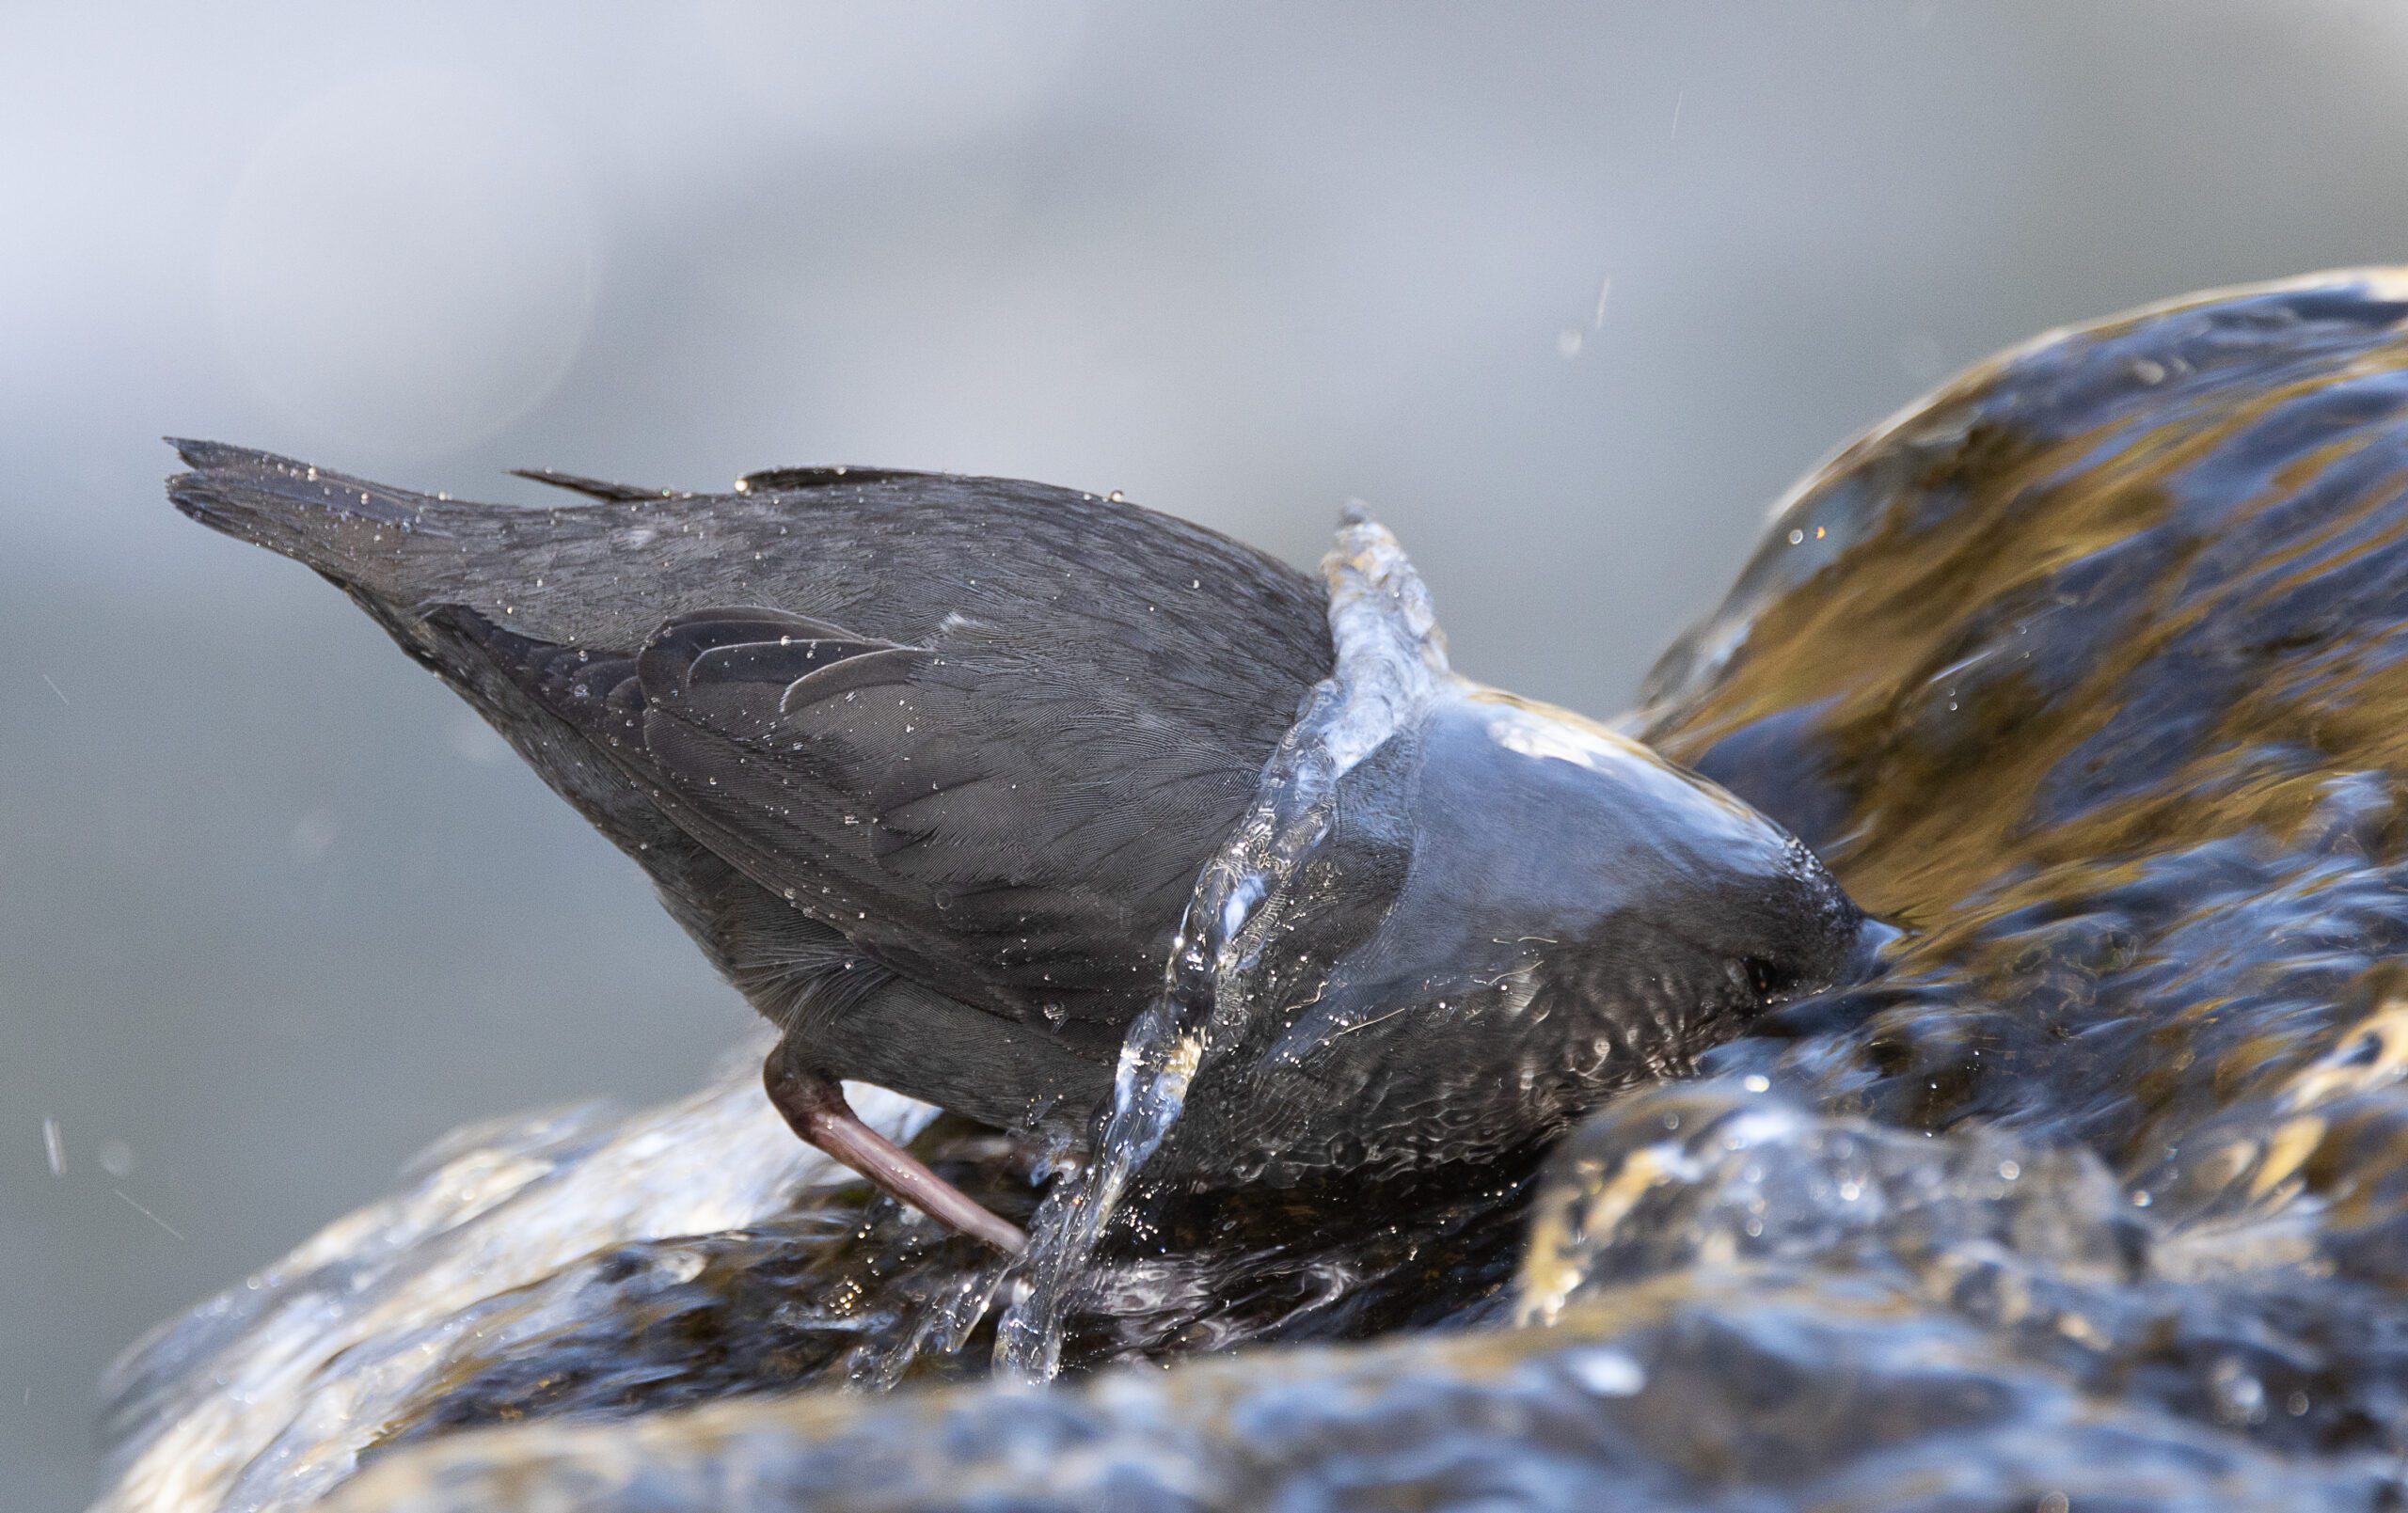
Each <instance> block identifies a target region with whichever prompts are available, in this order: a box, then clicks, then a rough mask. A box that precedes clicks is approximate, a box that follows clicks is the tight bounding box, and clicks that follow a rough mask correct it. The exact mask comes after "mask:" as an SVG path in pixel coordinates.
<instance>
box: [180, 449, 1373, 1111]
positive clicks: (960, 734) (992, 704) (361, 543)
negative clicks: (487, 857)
mask: <svg viewBox="0 0 2408 1513" xmlns="http://www.w3.org/2000/svg"><path fill="white" fill-rule="evenodd" d="M182 451H183V454H184V458H185V461H186V463H187V464H188V465H189V466H190V467H191V468H192V471H191V472H189V473H186V474H184V475H182V476H181V477H179V478H178V479H177V480H175V481H174V482H173V483H172V484H171V485H170V493H171V495H172V496H173V497H174V499H175V501H176V502H177V504H178V506H179V507H180V508H182V509H183V510H184V511H185V512H187V513H189V514H191V515H193V516H194V517H195V518H197V519H199V520H201V521H202V522H203V523H205V524H208V525H211V526H213V527H214V528H218V529H220V530H223V531H226V532H227V533H228V534H230V535H234V536H237V537H241V538H243V539H246V540H250V541H254V542H257V543H259V544H262V545H266V546H268V547H270V548H272V549H274V550H277V551H280V552H282V553H284V554H286V555H288V556H292V557H294V558H296V559H300V560H302V561H303V562H306V563H308V564H309V566H311V567H313V568H315V569H317V570H318V571H319V572H321V573H322V574H325V575H326V576H328V577H330V578H332V579H333V580H335V581H336V582H337V583H338V584H339V585H340V586H341V587H342V588H343V589H345V590H346V591H348V592H350V593H351V594H352V596H353V597H354V598H355V599H356V600H357V601H358V602H359V603H360V604H361V605H362V607H365V608H366V609H368V610H369V612H370V613H371V614H372V615H373V616H374V617H375V618H376V619H377V620H378V621H379V622H380V623H384V624H385V625H386V626H387V628H388V630H389V631H391V632H392V634H393V635H394V636H395V638H396V639H397V640H399V641H400V642H401V643H402V644H403V646H404V649H405V650H407V651H408V652H409V653H410V654H412V655H413V656H415V657H417V658H418V659H419V660H420V661H421V662H424V663H425V664H427V665H428V666H430V667H432V668H434V669H435V670H436V671H437V672H439V673H440V674H442V675H443V676H444V677H445V679H446V680H447V681H449V682H451V683H452V685H453V686H455V687H457V688H459V689H460V690H461V691H462V692H463V693H464V694H466V695H467V697H468V698H469V699H470V701H472V702H474V703H475V704H476V705H477V706H478V707H479V709H480V710H481V711H482V712H483V713H484V714H485V715H486V716H487V717H488V718H490V719H492V720H493V721H494V723H495V724H496V725H497V727H498V728H499V729H500V730H501V731H502V733H504V735H505V736H507V737H509V738H510V739H511V741H512V742H513V744H514V745H515V747H516V748H517V749H519V750H520V751H521V753H522V754H524V755H526V756H527V757H528V759H529V760H530V761H531V763H532V764H534V765H535V766H536V767H537V769H538V770H539V771H541V772H542V773H543V774H544V776H545V777H546V778H547V780H549V781H550V782H551V783H552V784H553V786H554V787H556V788H558V789H559V790H560V791H561V792H562V794H563V795H564V796H568V797H569V798H570V799H571V800H572V801H573V802H575V803H576V804H577V805H578V808H579V809H580V810H581V811H583V812H585V813H586V815H587V816H588V818H590V819H593V820H594V823H595V824H596V825H597V826H599V827H601V828H603V829H604V830H605V832H606V833H609V834H610V836H611V838H612V839H613V840H614V841H616V842H618V843H620V844H621V845H622V846H623V847H625V848H626V849H627V850H628V851H629V853H630V854H631V855H634V856H636V857H637V858H638V859H639V860H641V861H642V862H643V863H644V864H645V865H646V867H647V868H648V869H649V870H650V871H651V872H652V874H653V875H654V876H655V878H656V880H657V881H659V882H660V884H661V887H662V890H663V892H664V894H665V895H666V896H667V897H668V899H669V902H670V905H671V907H672V909H673V912H676V913H677V914H678V915H679V918H680V919H681V921H682V922H685V923H687V925H688V926H689V929H692V930H694V932H695V933H696V935H697V936H698V938H703V939H704V942H705V946H706V947H708V948H710V949H711V950H712V952H713V954H714V955H716V956H718V957H719V958H720V959H721V966H722V967H723V968H724V969H728V970H729V972H730V975H731V976H734V977H736V978H737V981H738V983H739V985H745V986H747V987H748V991H751V992H752V994H753V998H754V1001H755V1002H756V1003H761V1004H762V1006H763V1007H764V1009H765V1012H773V1011H771V1008H770V1005H769V1004H768V1003H764V1002H763V997H764V991H765V989H764V988H763V986H762V985H763V984H765V983H767V984H769V985H774V986H776V988H777V991H778V992H780V993H783V994H784V995H785V996H786V997H787V998H789V999H791V1000H792V1004H791V1005H790V1008H791V1014H793V1015H804V1016H808V1015H812V1014H816V1015H819V1016H821V1017H824V1018H826V1019H827V1020H828V1021H829V1023H828V1025H827V1027H826V1028H827V1033H828V1034H829V1035H830V1036H831V1037H832V1038H836V1039H841V1038H843V1036H844V1034H847V1033H849V1034H851V1035H853V1037H854V1038H855V1039H861V1038H863V1037H864V1036H866V1037H868V1038H871V1039H875V1038H877V1037H878V1035H879V1033H880V1028H879V1023H878V1022H877V1021H878V1019H879V1005H880V1004H883V1005H885V1006H886V1007H887V1008H888V1009H890V1010H892V1011H894V1012H893V1013H890V1014H888V1015H887V1016H886V1017H889V1018H893V1019H895V1022H896V1023H897V1024H898V1025H899V1024H902V1023H903V1022H904V1021H911V1022H912V1023H913V1024H915V1025H919V1026H920V1029H921V1031H922V1032H925V1033H926V1034H928V1035H937V1034H940V1033H941V1032H943V1029H944V1027H945V1024H946V1022H947V1021H946V1019H945V1012H946V1009H947V1008H948V1006H950V1005H960V1006H962V1007H964V1008H969V1009H974V1010H978V1011H983V1013H984V1016H985V1017H986V1018H988V1019H990V1020H991V1021H992V1023H990V1024H981V1025H978V1026H975V1029H976V1030H977V1032H979V1033H989V1032H996V1031H997V1028H998V1027H1002V1032H1004V1033H1006V1036H1007V1037H1008V1038H1010V1039H1012V1040H1013V1042H1014V1044H1015V1045H1021V1046H1023V1047H1025V1046H1026V1043H1027V1042H1029V1041H1030V1040H1031V1039H1032V1037H1034V1038H1035V1039H1037V1040H1040V1041H1045V1042H1047V1044H1046V1045H1044V1046H1040V1047H1038V1048H1035V1049H1033V1050H1030V1051H1029V1052H1028V1053H1029V1054H1032V1055H1038V1057H1039V1059H1040V1060H1041V1059H1043V1058H1044V1057H1045V1056H1051V1055H1054V1054H1055V1053H1056V1052H1057V1051H1059V1050H1062V1049H1065V1048H1067V1049H1069V1050H1070V1051H1072V1052H1074V1053H1075V1054H1077V1055H1078V1056H1079V1057H1080V1058H1081V1059H1082V1060H1084V1061H1086V1062H1090V1063H1092V1062H1093V1061H1095V1060H1096V1059H1097V1057H1098V1056H1099V1055H1101V1058H1102V1059H1103V1060H1104V1061H1105V1062H1107V1063H1108V1060H1109V1056H1110V1051H1111V1048H1113V1047H1115V1046H1117V1040H1118V1035H1119V1031H1120V1028H1121V1027H1122V1026H1123V1025H1124V1024H1125V1022H1126V1020H1127V1018H1128V1017H1130V1016H1131V1015H1132V1014H1133V1013H1134V1012H1135V1010H1136V1008H1137V1007H1138V1006H1139V1005H1141V1004H1142V1003H1143V1001H1145V999H1146V998H1147V996H1148V995H1149V993H1150V992H1151V990H1152V988H1153V986H1154V984H1155V980H1156V977H1157V975H1158V973H1159V963H1160V961H1161V952H1162V947H1163V942H1164V938H1166V937H1167V935H1168V934H1169V932H1170V931H1171V930H1172V928H1173V927H1174V926H1175V924H1176V922H1177V918H1178V914H1179V910H1180V906H1181V904H1182V903H1183V902H1184V899H1185V897H1186V894H1187V891H1188V889H1189V886H1190V885H1191V883H1192V880H1193V878H1194V876H1195V875H1196V871H1197V869H1198V868H1199V867H1200V865H1201V864H1202V862H1203V860H1204V859H1205V858H1206V856H1207V855H1208V854H1209V853H1210V851H1211V849H1212V846H1213V845H1214V844H1215V843H1216V842H1217V841H1218V840H1219V838H1220V837H1221V835H1222V833H1223V832H1224V831H1225V830H1226V829H1227V827H1228V825H1229V824H1230V823H1231V822H1232V821H1233V820H1234V819H1235V818H1236V816H1237V814H1238V813H1239V812H1240V811H1241V809H1242V808H1243V806H1244V803H1245V801H1246V798H1247V796H1248V794H1249V793H1250V792H1251V789H1252V786H1253V783H1254V780H1255V777H1256V774H1257V772H1258V771H1259V767H1260V765H1261V763H1262V761H1263V759H1264V758H1265V756H1267V754H1268V753H1269V752H1270V750H1271V749H1272V747H1273V746H1274V744H1275V742H1276V741H1277V740H1278V738H1279V735H1280V733H1282V732H1283V731H1284V730H1285V729H1286V728H1287V726H1288V724H1289V723H1290V722H1291V719H1292V718H1293V717H1294V714H1295V710H1296V705H1297V701H1298V700H1299V699H1300V698H1301V697H1302V696H1303V695H1304V693H1305V692H1306V691H1307V689H1308V688H1309V687H1310V686H1311V685H1312V683H1313V682H1314V681H1315V680H1316V679H1318V678H1319V677H1321V676H1322V675H1323V673H1324V672H1325V671H1326V670H1327V669H1328V666H1329V661H1330V648H1329V641H1328V636H1327V631H1326V628H1325V625H1324V623H1323V600H1322V595H1321V591H1320V590H1319V589H1318V587H1317V586H1316V585H1314V584H1313V583H1311V582H1310V581H1309V580H1307V579H1306V578H1305V577H1304V576H1303V575H1300V574H1297V573H1295V572H1293V571H1292V570H1291V569H1289V568H1287V567H1286V566H1284V565H1282V564H1280V563H1278V562H1277V561H1275V559H1271V558H1268V557H1266V556H1264V555H1263V554H1261V553H1259V552H1257V551H1255V550H1253V549H1252V548H1250V547H1246V546H1244V545H1243V544H1238V543H1236V542H1233V541H1230V540H1228V539H1227V538H1225V537H1222V536H1220V535H1217V534H1215V533H1213V532H1212V531H1209V530H1205V529H1203V528H1199V527H1196V526H1193V525H1190V524H1187V523H1185V522H1183V521H1179V520H1176V519H1173V518H1171V517H1168V516H1165V515H1161V514H1156V513H1153V512H1149V511H1145V510H1141V509H1138V508H1136V507H1134V506H1132V505H1127V504H1123V503H1121V502H1119V501H1117V500H1111V499H1103V498H1098V497H1096V496H1091V495H1084V494H1080V493H1076V492H1073V491H1069V490H1062V489H1054V488H1048V487H1045V486H1042V485H1038V484H1031V483H1023V482H1017V481H1003V480H993V479H976V478H958V477H950V476H935V475H926V474H900V473H886V472H875V471H857V470H856V471H848V470H842V469H812V470H790V471H784V472H780V473H773V474H760V475H754V476H753V478H752V479H749V480H748V481H747V484H746V486H743V487H741V488H740V489H739V491H738V492H737V493H734V494H727V495H717V496H697V495H683V494H652V493H647V492H643V491H637V490H632V489H621V488H617V487H615V486H611V485H602V484H594V483H588V482H585V481H574V480H571V481H564V482H566V483H568V485H569V486H571V487H575V488H577V489H578V490H579V491H580V492H584V493H586V494H589V495H591V496H593V497H590V498H588V499H584V500H580V501H578V502H575V503H569V504H564V505H562V506H561V507H558V508H552V509H520V508H507V507H498V506H490V505H477V504H469V503H466V502H462V501H455V500H450V499H442V498H433V497H429V496H423V495H418V494H412V493H407V492H404V491H399V490H393V489H388V488H384V487H381V486H379V485H376V484H373V483H370V482H367V481H363V480H358V479H353V478H349V477H345V476H342V475H339V474H334V473H329V472H325V471H324V470H321V469H315V468H311V467H309V466H307V465H302V464H297V463H293V462H291V461H288V460H286V459H282V458H277V457H272V456H268V455H266V454H263V453H258V452H251V451H245V450H239V449H231V448H225V447H219V446H216V445H214V444H206V443H193V444H184V445H183V447H182ZM556 481H557V480H556ZM865 1006H866V1007H865ZM906 1011H908V1012H906ZM864 1014H867V1015H868V1019H867V1020H863V1015H864ZM915 1015H916V1016H917V1019H914V1018H913V1017H914V1016H915ZM840 1021H841V1022H840ZM922 1021H925V1024H922V1023H921V1022H922ZM954 1022H956V1023H958V1022H961V1021H958V1019H957V1020H956V1021H954ZM848 1025H849V1026H850V1029H849V1030H848V1029H847V1026H848ZM790 1028H791V1026H790ZM805 1028H806V1029H808V1028H809V1027H808V1026H807V1025H806V1027H805ZM972 1038H973V1039H975V1036H973V1037H972ZM929 1054H931V1055H938V1054H941V1052H940V1051H938V1050H937V1049H933V1048H932V1049H931V1050H930V1051H929ZM838 1070H845V1069H844V1068H838ZM974 1072H975V1068H974V1067H968V1066H966V1067H964V1068H961V1069H960V1070H959V1071H958V1073H957V1072H947V1073H946V1074H944V1075H945V1076H948V1077H963V1076H970V1075H974ZM848 1075H853V1074H852V1073H851V1072H848ZM868 1080H886V1081H887V1082H888V1085H895V1079H893V1078H891V1077H889V1078H884V1079H880V1078H879V1077H876V1076H872V1077H870V1078H869V1079H868ZM904 1091H910V1092H918V1093H919V1094H920V1095H924V1096H927V1095H932V1094H936V1093H941V1092H942V1091H943V1090H942V1089H938V1088H932V1087H921V1088H911V1087H906V1088H905V1089H904ZM938 1101H946V1100H945V1099H943V1097H939V1099H938ZM952 1101H953V1102H954V1104H955V1106H957V1107H959V1106H962V1101H963V1100H962V1099H960V1098H958V1097H957V1098H955V1099H953V1100H952Z"/></svg>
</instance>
